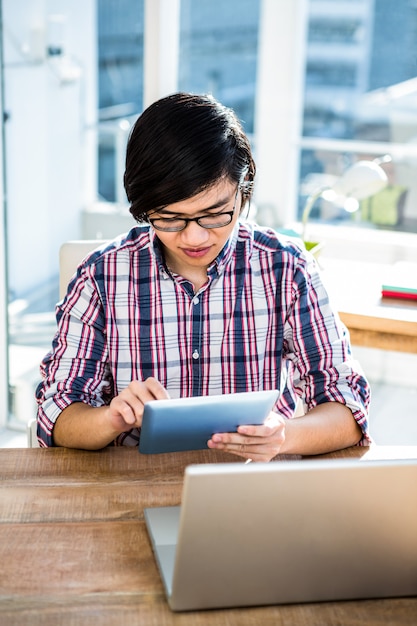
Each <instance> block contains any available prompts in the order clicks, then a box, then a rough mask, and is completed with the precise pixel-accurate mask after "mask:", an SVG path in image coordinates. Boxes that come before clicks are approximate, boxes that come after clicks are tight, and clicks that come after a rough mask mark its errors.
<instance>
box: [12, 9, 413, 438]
mask: <svg viewBox="0 0 417 626" xmlns="http://www.w3.org/2000/svg"><path fill="white" fill-rule="evenodd" d="M1 29H2V32H1V35H2V52H1V53H2V81H1V91H2V94H1V95H2V109H3V120H4V121H3V125H2V141H1V147H2V150H1V163H0V165H1V167H2V174H3V176H2V181H1V187H2V189H1V190H2V192H3V193H2V195H3V203H2V220H1V226H0V244H1V246H0V272H1V275H2V280H1V286H0V289H1V293H0V324H1V325H0V359H1V363H0V365H1V377H0V378H1V380H0V398H1V403H2V404H1V418H2V425H5V424H8V425H10V426H12V427H13V428H23V427H24V424H25V422H26V420H27V419H28V417H31V414H32V413H33V411H34V400H33V391H34V387H35V386H36V383H37V381H38V379H39V373H38V364H39V361H40V359H41V357H42V356H43V354H44V353H45V351H46V350H47V349H48V346H49V343H50V340H51V337H52V333H53V328H54V317H53V309H54V304H55V302H56V301H57V299H58V251H59V247H60V245H61V244H62V243H63V242H64V241H67V240H69V239H80V238H81V239H83V238H85V239H91V238H93V239H94V238H103V237H104V238H107V237H112V236H115V235H117V234H119V233H120V232H123V231H125V230H127V229H128V228H129V227H130V226H133V225H134V222H133V220H132V218H131V217H130V215H129V213H128V207H127V205H126V203H125V197H124V191H123V187H122V174H123V153H124V147H125V143H126V139H127V135H128V132H129V129H130V127H131V124H132V122H133V121H134V119H136V117H137V115H138V114H140V112H141V111H142V110H143V108H144V106H146V105H147V104H149V103H150V102H151V101H153V100H154V99H156V98H157V97H159V96H161V95H165V94H166V93H169V92H172V91H175V90H178V89H183V90H188V91H195V92H211V93H213V94H214V95H215V96H216V97H217V98H218V99H220V100H221V101H223V102H224V103H225V104H227V105H230V106H232V107H233V108H234V109H235V110H236V111H237V113H238V115H239V117H240V118H241V120H242V123H243V124H244V126H245V129H246V130H247V132H248V134H249V135H250V137H251V140H252V142H253V146H254V151H255V155H256V160H257V164H258V172H259V175H258V182H257V187H256V193H255V200H254V207H253V215H254V217H255V218H256V219H257V220H258V221H259V222H261V223H265V224H268V225H271V226H274V227H278V228H279V227H282V226H286V225H289V224H292V223H294V222H295V221H296V220H297V219H298V218H299V216H300V211H301V210H302V207H303V205H304V202H305V199H306V197H307V196H308V194H309V193H310V192H311V191H312V190H314V188H316V187H317V186H318V185H320V184H322V183H323V182H324V181H326V177H328V176H332V175H340V174H341V173H342V172H343V171H344V169H345V168H346V167H347V166H348V165H349V164H351V163H352V162H354V161H355V160H356V159H358V158H371V159H372V158H378V157H380V156H383V155H384V154H390V155H391V156H392V161H391V163H390V164H389V165H388V166H387V173H388V175H389V177H390V182H391V184H392V186H395V187H396V188H397V189H398V190H399V191H401V194H399V195H401V196H402V202H401V204H400V203H395V205H393V204H392V203H391V205H390V206H387V207H385V210H384V211H382V212H380V213H379V214H378V212H375V211H373V210H369V207H368V210H365V209H366V207H363V210H361V211H359V212H358V213H356V214H354V215H353V216H352V215H349V214H348V213H346V212H345V211H343V209H341V208H340V207H335V206H331V205H329V204H328V203H327V204H326V203H322V204H320V203H318V204H317V206H316V207H315V210H314V212H313V214H312V218H313V223H314V227H315V228H317V229H320V227H321V226H323V227H326V228H330V229H331V231H329V230H327V231H326V233H328V232H332V233H334V235H332V236H334V238H335V240H338V241H339V240H340V242H341V244H340V246H339V250H340V254H341V255H346V257H347V258H348V257H349V255H350V254H352V249H353V248H352V246H353V242H355V240H356V239H357V236H356V235H355V232H356V229H361V231H364V230H365V231H366V233H367V235H366V249H367V254H371V255H372V254H373V253H372V250H373V249H374V250H375V259H376V260H383V255H384V254H386V255H387V257H389V258H390V259H391V258H393V257H395V255H396V254H399V255H401V254H405V255H406V256H407V254H409V255H412V254H413V250H414V251H415V250H416V239H417V201H416V196H417V177H416V176H415V170H416V161H417V61H416V59H417V4H416V2H414V1H412V0H396V1H394V0H348V1H343V0H229V1H228V2H223V1H222V0H117V1H116V0H82V1H81V0H71V1H70V0H3V1H2V2H1ZM384 206H385V205H384ZM343 244H345V245H343ZM373 246H374V248H373ZM381 249H383V250H384V252H383V254H381V253H380V252H379V251H380V250H381ZM369 250H371V252H369ZM407 251H410V252H407ZM355 254H358V251H357V250H356V248H355ZM388 356H389V358H388V357H386V355H384V358H382V360H381V355H380V354H379V353H376V352H369V353H367V354H366V355H364V358H366V359H367V362H368V363H370V366H371V368H372V372H371V373H372V376H373V377H374V379H375V380H376V382H381V381H382V382H383V381H384V380H385V379H387V380H389V381H390V382H392V383H394V384H399V383H401V384H405V385H407V386H409V387H412V386H413V384H414V387H415V383H413V381H415V380H416V371H417V366H416V364H415V358H414V357H413V355H401V367H398V366H397V365H396V363H397V362H396V361H395V358H394V357H392V355H388ZM397 358H399V357H397ZM384 377H385V378H384ZM29 414H30V415H29Z"/></svg>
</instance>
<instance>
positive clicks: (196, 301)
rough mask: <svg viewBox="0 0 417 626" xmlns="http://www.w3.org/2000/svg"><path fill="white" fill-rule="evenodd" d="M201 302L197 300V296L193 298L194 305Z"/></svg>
mask: <svg viewBox="0 0 417 626" xmlns="http://www.w3.org/2000/svg"><path fill="white" fill-rule="evenodd" d="M199 302H200V299H199V298H197V296H196V297H195V298H193V304H194V305H196V304H198V303H199Z"/></svg>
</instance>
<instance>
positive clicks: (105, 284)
mask: <svg viewBox="0 0 417 626" xmlns="http://www.w3.org/2000/svg"><path fill="white" fill-rule="evenodd" d="M57 322H58V331H57V334H56V335H55V338H54V341H53V345H52V350H51V351H50V352H49V353H48V354H47V355H46V357H45V359H44V360H43V362H42V365H41V374H42V378H43V381H42V382H41V383H40V385H39V386H38V389H37V392H36V396H37V401H38V404H39V409H38V422H39V426H38V433H39V436H40V438H41V445H44V446H50V445H53V439H52V429H53V426H54V423H55V421H56V419H57V418H58V416H59V414H60V412H61V411H62V410H63V409H65V408H66V407H67V406H68V405H70V404H71V403H73V402H85V403H87V404H89V405H91V406H101V405H104V404H109V403H110V401H111V399H112V398H113V397H114V396H115V395H117V394H118V393H120V391H121V390H122V389H124V388H125V387H127V385H128V384H129V383H130V381H132V380H144V379H146V378H147V377H149V376H154V377H155V378H156V379H158V380H159V381H160V382H161V383H162V385H164V387H166V388H167V390H168V392H169V394H170V396H171V397H173V398H175V397H185V396H197V395H203V396H204V395H212V394H228V393H233V392H241V391H251V390H258V389H280V390H281V394H280V398H279V401H278V403H277V405H276V410H277V411H278V412H280V413H281V414H283V415H284V416H285V417H287V418H290V417H292V416H293V414H294V409H295V406H296V402H297V399H298V397H299V396H301V397H302V398H303V401H304V404H305V407H306V408H307V409H311V408H313V407H314V406H316V405H317V404H320V403H323V402H328V401H337V402H341V403H343V404H346V405H347V406H348V407H349V408H350V409H351V410H352V412H353V415H354V417H355V419H356V420H357V422H358V423H359V424H360V426H361V428H362V432H363V438H362V441H361V443H362V444H367V442H368V441H369V438H368V435H367V407H368V404H369V396H370V394H369V387H368V383H367V381H366V379H365V378H364V376H363V374H362V372H361V370H360V367H359V366H358V364H357V363H355V361H353V359H352V355H351V349H350V345H349V338H348V334H347V330H346V328H345V327H344V326H343V325H342V323H341V322H340V320H339V318H338V316H337V314H336V313H335V312H334V311H333V310H332V308H331V306H330V305H329V300H328V296H327V292H326V290H325V288H324V286H323V284H322V282H321V278H320V275H319V272H318V268H317V265H316V263H315V261H314V259H313V258H312V257H311V255H309V254H306V253H305V252H304V251H303V250H302V249H301V248H300V247H298V246H297V245H296V244H295V243H291V242H289V241H288V240H287V239H284V238H282V237H281V236H279V235H277V234H276V233H275V232H274V231H272V230H270V229H266V228H260V227H258V226H253V225H251V224H239V225H238V226H237V228H236V229H235V230H234V232H233V235H232V236H231V238H230V239H229V241H228V242H227V244H226V245H225V247H224V248H223V250H222V252H221V253H220V255H219V256H218V257H217V258H216V259H215V261H213V263H212V264H211V265H210V267H209V268H208V281H207V283H206V284H205V285H204V286H203V287H202V288H201V289H200V290H199V291H198V293H194V291H193V287H192V285H191V284H190V283H189V282H188V281H187V280H185V279H184V278H183V277H181V276H178V275H172V274H171V273H170V271H169V270H168V268H167V267H166V265H165V264H164V261H163V256H162V254H161V249H160V246H159V240H158V238H157V237H156V236H155V233H154V231H153V230H152V228H150V227H148V226H140V227H136V228H133V229H132V230H131V231H130V232H129V233H128V234H127V235H125V236H122V237H119V238H118V239H116V240H114V241H113V242H111V243H110V244H108V245H106V246H104V247H102V248H100V249H98V250H96V251H94V252H93V253H91V254H90V255H89V256H88V257H87V259H86V260H84V262H83V263H82V264H81V265H80V266H79V268H78V270H77V273H76V275H75V277H74V278H73V279H72V281H71V283H70V285H69V287H68V292H67V295H66V297H65V298H64V299H63V301H61V302H60V303H58V305H57ZM196 419H198V415H196ZM138 440H139V432H138V430H137V429H133V430H131V431H129V432H127V433H123V434H122V435H120V436H119V437H118V438H117V440H116V441H115V444H116V445H137V444H138Z"/></svg>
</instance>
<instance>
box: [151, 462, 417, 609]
mask: <svg viewBox="0 0 417 626" xmlns="http://www.w3.org/2000/svg"><path fill="white" fill-rule="evenodd" d="M167 508H168V509H171V507H167ZM166 510H167V509H164V507H162V508H160V509H159V513H157V514H156V517H158V516H161V515H162V516H163V515H164V513H166ZM168 515H171V519H172V518H175V519H176V520H177V522H176V523H177V524H178V521H179V529H178V530H174V531H173V530H172V529H173V527H174V526H175V521H174V525H173V526H172V525H171V530H170V532H171V539H170V540H169V541H166V542H165V544H164V545H165V548H164V549H165V552H169V551H171V565H170V572H169V573H168V575H167V580H166V582H165V585H166V587H165V588H166V591H167V597H168V601H169V604H170V607H171V608H172V609H173V610H174V611H185V610H198V609H208V608H222V607H242V606H253V605H268V604H283V603H300V602H315V601H331V600H342V599H358V598H382V597H395V596H408V595H416V594H417V460H416V459H415V460H401V461H400V460H389V461H360V460H351V459H349V460H347V459H326V460H324V459H323V460H312V461H308V460H304V461H283V462H276V463H268V464H264V463H262V464H261V463H259V464H255V463H252V464H248V465H246V464H243V463H242V464H240V463H239V464H236V463H232V464H217V465H216V464H208V465H198V466H189V467H188V468H187V469H186V472H185V481H184V489H183V499H182V506H181V512H180V514H179V511H178V509H177V511H176V512H173V509H171V513H168ZM145 519H146V523H147V526H148V531H149V534H150V536H151V539H152V543H153V548H154V551H155V554H158V549H159V548H158V544H159V543H160V542H161V537H159V538H157V537H156V535H155V536H154V534H153V532H154V531H153V522H152V509H148V510H146V511H145ZM155 523H156V524H157V525H158V524H159V529H161V521H159V522H155ZM168 526H169V523H168ZM175 536H177V542H176V546H175V545H174V546H173V547H172V545H173V544H172V543H171V541H172V539H173V538H175ZM162 543H163V542H162ZM168 545H169V546H171V548H167V546H168ZM157 559H159V557H157ZM174 561H175V563H174ZM161 564H162V562H160V561H159V560H158V565H159V566H160V567H161Z"/></svg>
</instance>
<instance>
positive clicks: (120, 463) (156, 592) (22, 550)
mask: <svg viewBox="0 0 417 626" xmlns="http://www.w3.org/2000/svg"><path fill="white" fill-rule="evenodd" d="M324 457H325V458H326V457H327V458H338V457H347V458H357V457H360V458H362V459H363V461H364V462H366V460H367V459H374V458H398V457H404V458H405V457H412V458H416V457H417V447H396V448H394V447H392V448H391V447H374V446H371V448H358V447H356V448H349V449H348V450H344V451H341V452H338V453H333V454H330V455H324ZM291 458H297V459H299V458H301V457H277V459H276V461H277V462H279V461H281V460H288V459H291ZM315 458H317V459H322V458H323V456H320V457H315ZM211 462H216V463H218V462H241V461H240V460H236V459H234V458H232V457H230V456H227V455H224V454H222V453H217V452H214V451H201V452H195V453H194V452H192V453H178V454H169V455H168V454H167V455H152V456H145V455H140V454H139V453H138V451H137V450H136V449H128V448H107V449H105V450H102V451H100V452H84V451H76V450H65V449H62V448H52V449H48V450H41V449H1V450H0V476H1V482H0V559H1V564H0V625H1V626H3V625H4V626H6V625H7V626H14V625H16V626H25V625H26V624H28V625H29V624H30V625H31V626H37V625H38V624H39V625H41V624H42V626H52V625H53V626H57V625H63V626H66V625H78V624H82V625H84V624H85V625H90V624H91V625H93V624H94V626H96V625H99V626H107V625H112V626H113V625H117V626H119V625H124V624H126V625H128V626H135V625H136V624H138V625H139V624H140V625H141V626H147V625H152V626H164V625H167V626H168V625H171V624H172V625H180V626H182V625H184V626H188V625H190V626H191V625H192V626H200V625H201V626H205V625H219V626H220V625H222V626H223V625H224V626H234V625H236V626H240V625H242V626H249V625H250V626H255V625H256V626H260V625H262V626H263V625H269V624H270V625H274V626H275V625H278V626H280V625H282V626H284V625H285V626H288V625H292V624H294V625H297V626H304V625H305V626H307V625H308V626H325V625H327V624H328V625H335V626H338V625H340V626H359V625H360V626H362V625H364V624H369V625H370V626H379V625H382V624H384V626H385V625H388V626H400V625H403V624H404V625H409V626H411V625H413V626H415V624H416V623H417V599H416V598H401V599H393V600H366V601H365V600H362V601H349V602H330V603H318V604H305V605H286V606H271V607H259V608H244V609H225V610H218V611H213V610H211V611H199V612H191V613H178V614H175V613H172V612H171V610H170V609H169V608H168V605H167V602H166V599H165V594H164V591H163V588H162V584H161V580H160V577H159V574H158V571H157V568H156V563H155V559H154V556H153V553H152V549H151V546H150V542H149V539H148V535H147V531H146V528H145V524H144V521H143V509H144V507H146V506H161V505H162V506H163V505H170V504H179V502H180V498H181V490H182V481H183V474H184V470H185V467H186V466H187V465H189V464H191V463H211ZM358 558H360V556H359V555H358Z"/></svg>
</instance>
